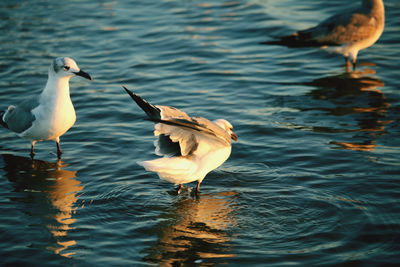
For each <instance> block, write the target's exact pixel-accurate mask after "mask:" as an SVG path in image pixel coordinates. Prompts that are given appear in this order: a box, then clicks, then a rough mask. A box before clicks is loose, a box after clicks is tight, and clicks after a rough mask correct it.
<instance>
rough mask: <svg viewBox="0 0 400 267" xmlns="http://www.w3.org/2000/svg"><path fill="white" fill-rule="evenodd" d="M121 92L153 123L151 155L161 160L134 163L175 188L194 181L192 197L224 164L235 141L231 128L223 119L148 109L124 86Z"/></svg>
mask: <svg viewBox="0 0 400 267" xmlns="http://www.w3.org/2000/svg"><path fill="white" fill-rule="evenodd" d="M123 88H124V89H125V91H126V92H127V93H128V94H129V95H130V96H131V97H132V99H133V100H134V101H135V102H136V104H137V105H138V106H139V107H140V108H142V109H143V111H144V112H145V113H146V114H147V116H148V117H149V119H150V120H151V121H153V122H154V123H156V124H155V126H154V136H157V137H158V138H156V140H155V141H154V146H155V148H156V149H155V153H156V155H158V156H163V157H162V158H158V159H155V160H149V161H143V162H138V164H140V165H142V166H143V167H144V168H145V169H146V170H147V171H152V172H156V173H157V174H158V176H159V177H160V178H161V179H163V180H166V181H168V182H170V183H173V184H175V185H179V187H178V189H177V193H179V192H180V190H181V188H182V184H185V183H190V182H194V181H197V187H196V193H199V191H200V184H201V182H202V181H203V179H204V177H205V176H206V175H207V174H208V173H209V172H210V171H212V170H214V169H216V168H217V167H219V166H220V165H221V164H222V163H224V162H225V161H226V160H227V159H228V158H229V155H230V154H231V149H232V146H231V139H233V140H235V141H237V139H238V137H237V135H236V134H235V133H234V132H233V127H232V125H231V124H230V123H229V122H228V121H227V120H224V119H218V120H215V121H209V120H207V119H206V118H202V117H189V116H188V115H187V114H186V113H185V112H183V111H180V110H179V109H176V108H174V107H170V106H159V105H156V106H154V105H152V104H150V103H149V102H147V101H146V100H144V99H143V98H141V97H140V96H139V95H137V94H135V93H133V92H132V91H130V90H129V89H127V88H126V87H125V86H123Z"/></svg>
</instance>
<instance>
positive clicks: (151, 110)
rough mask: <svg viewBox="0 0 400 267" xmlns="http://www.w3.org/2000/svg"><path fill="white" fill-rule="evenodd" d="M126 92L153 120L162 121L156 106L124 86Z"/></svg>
mask: <svg viewBox="0 0 400 267" xmlns="http://www.w3.org/2000/svg"><path fill="white" fill-rule="evenodd" d="M122 87H123V88H124V89H125V91H126V92H127V93H128V94H129V95H130V97H131V98H132V99H133V100H134V101H135V102H136V104H137V105H138V106H139V107H140V108H141V109H143V111H144V112H146V114H147V115H148V116H149V117H150V118H151V119H161V114H160V113H161V111H160V109H158V108H157V107H155V106H154V105H152V104H150V103H149V102H147V101H146V100H144V99H143V98H141V97H140V96H139V95H137V94H135V93H133V92H132V91H131V90H129V89H128V88H126V87H125V86H123V85H122Z"/></svg>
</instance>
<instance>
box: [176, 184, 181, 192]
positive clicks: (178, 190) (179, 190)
mask: <svg viewBox="0 0 400 267" xmlns="http://www.w3.org/2000/svg"><path fill="white" fill-rule="evenodd" d="M181 191H182V184H180V185H179V186H178V188H177V189H176V194H177V195H179V194H180V193H181Z"/></svg>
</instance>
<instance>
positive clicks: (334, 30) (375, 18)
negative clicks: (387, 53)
mask: <svg viewBox="0 0 400 267" xmlns="http://www.w3.org/2000/svg"><path fill="white" fill-rule="evenodd" d="M384 25H385V8H384V5H383V1H382V0H362V4H361V7H359V8H357V9H355V10H352V11H350V12H346V13H340V14H336V15H334V16H331V17H330V18H328V19H326V20H324V21H323V22H321V23H320V24H318V25H317V26H315V27H312V28H309V29H306V30H302V31H298V32H295V33H293V34H292V35H288V36H284V37H281V38H280V39H279V40H275V41H269V42H263V43H262V44H277V45H286V46H288V47H321V48H323V49H327V51H329V52H335V53H339V54H342V55H344V57H345V59H346V63H347V64H348V63H349V59H350V60H351V61H352V63H353V68H355V66H356V60H357V54H358V51H360V50H362V49H365V48H367V47H370V46H371V45H373V44H374V43H375V42H376V41H377V40H378V39H379V37H380V36H381V34H382V32H383V28H384Z"/></svg>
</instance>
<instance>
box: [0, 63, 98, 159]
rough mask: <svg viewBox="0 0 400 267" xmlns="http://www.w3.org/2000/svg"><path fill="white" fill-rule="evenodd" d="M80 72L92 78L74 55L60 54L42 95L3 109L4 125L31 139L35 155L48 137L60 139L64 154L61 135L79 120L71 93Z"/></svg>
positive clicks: (58, 147)
mask: <svg viewBox="0 0 400 267" xmlns="http://www.w3.org/2000/svg"><path fill="white" fill-rule="evenodd" d="M76 75H77V76H81V77H83V78H86V79H88V80H92V78H91V77H90V75H89V74H87V73H86V72H84V71H82V70H81V69H79V67H78V65H77V64H76V62H75V61H74V60H73V59H71V58H68V57H58V58H56V59H54V60H53V61H52V63H51V64H50V67H49V76H48V79H47V83H46V86H45V88H44V89H43V91H42V93H41V94H40V95H37V96H34V97H32V98H29V99H26V100H24V101H22V102H21V103H20V104H19V105H17V106H14V105H11V106H9V107H8V108H7V110H5V111H1V112H0V124H1V125H3V126H4V127H5V128H8V129H10V130H11V131H13V132H15V133H17V134H18V136H20V137H22V138H25V139H28V140H29V141H31V158H33V157H34V155H35V152H34V146H35V143H36V142H38V141H44V140H53V141H55V142H56V144H57V156H58V158H61V154H62V152H61V148H60V136H61V135H63V134H64V133H65V132H67V131H68V130H69V129H70V128H71V127H72V125H74V123H75V120H76V115H75V109H74V106H73V104H72V101H71V98H70V95H69V79H70V78H71V77H73V76H76Z"/></svg>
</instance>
